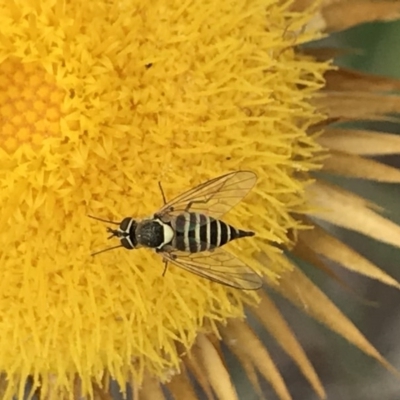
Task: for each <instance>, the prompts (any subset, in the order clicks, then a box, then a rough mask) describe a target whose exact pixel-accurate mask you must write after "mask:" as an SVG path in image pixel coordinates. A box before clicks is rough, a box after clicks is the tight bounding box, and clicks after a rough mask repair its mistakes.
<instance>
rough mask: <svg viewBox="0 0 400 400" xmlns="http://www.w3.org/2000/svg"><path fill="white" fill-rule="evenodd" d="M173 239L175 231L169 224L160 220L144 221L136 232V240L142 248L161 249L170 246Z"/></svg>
mask: <svg viewBox="0 0 400 400" xmlns="http://www.w3.org/2000/svg"><path fill="white" fill-rule="evenodd" d="M172 237H173V231H172V229H171V227H170V225H169V224H166V223H164V222H162V221H160V220H159V219H148V220H144V221H142V222H141V223H140V224H139V225H138V227H137V230H136V238H137V240H138V243H139V244H140V245H142V246H146V247H151V248H161V247H163V246H164V245H165V244H168V243H169V242H170V241H171V240H172Z"/></svg>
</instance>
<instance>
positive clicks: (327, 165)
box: [322, 150, 400, 183]
mask: <svg viewBox="0 0 400 400" xmlns="http://www.w3.org/2000/svg"><path fill="white" fill-rule="evenodd" d="M322 170H323V171H327V172H330V173H332V174H335V175H343V176H347V177H352V178H361V179H369V180H373V181H378V182H390V183H399V182H400V170H398V169H397V168H393V167H390V166H389V165H385V164H382V163H380V162H378V161H375V160H369V159H367V158H362V157H360V156H357V155H354V154H347V153H345V152H341V151H335V150H332V151H330V152H329V157H326V158H325V159H324V160H323V162H322Z"/></svg>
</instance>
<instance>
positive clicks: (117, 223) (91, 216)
mask: <svg viewBox="0 0 400 400" xmlns="http://www.w3.org/2000/svg"><path fill="white" fill-rule="evenodd" d="M88 217H89V218H92V219H95V220H96V221H101V222H105V223H107V224H114V225H119V224H120V223H119V222H115V221H110V220H108V219H103V218H99V217H94V216H93V215H89V214H88Z"/></svg>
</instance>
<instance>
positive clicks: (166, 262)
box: [162, 260, 168, 277]
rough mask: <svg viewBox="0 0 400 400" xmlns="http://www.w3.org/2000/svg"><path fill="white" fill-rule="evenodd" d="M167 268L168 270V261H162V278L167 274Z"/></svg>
mask: <svg viewBox="0 0 400 400" xmlns="http://www.w3.org/2000/svg"><path fill="white" fill-rule="evenodd" d="M167 268H168V261H167V260H164V271H163V273H162V276H163V277H164V276H165V273H166V272H167Z"/></svg>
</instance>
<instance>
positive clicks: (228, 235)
mask: <svg viewBox="0 0 400 400" xmlns="http://www.w3.org/2000/svg"><path fill="white" fill-rule="evenodd" d="M171 227H172V229H173V230H174V231H175V236H174V238H173V239H172V241H171V243H170V245H171V246H172V247H173V248H176V249H177V250H180V251H185V252H188V253H198V252H200V251H207V250H212V249H213V248H215V247H220V246H223V245H224V244H226V243H228V242H230V241H231V240H234V239H238V238H241V237H244V236H252V235H253V232H246V231H242V230H240V229H236V228H234V227H233V226H230V225H228V224H227V223H225V222H223V221H220V220H217V219H214V218H211V217H208V216H207V215H204V214H199V213H189V212H186V213H182V214H180V215H178V216H177V217H176V218H174V219H172V220H171Z"/></svg>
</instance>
